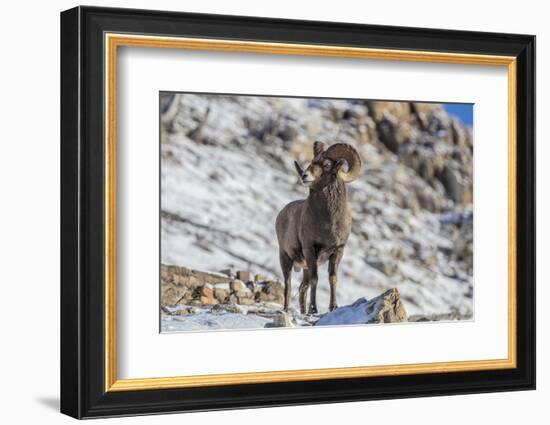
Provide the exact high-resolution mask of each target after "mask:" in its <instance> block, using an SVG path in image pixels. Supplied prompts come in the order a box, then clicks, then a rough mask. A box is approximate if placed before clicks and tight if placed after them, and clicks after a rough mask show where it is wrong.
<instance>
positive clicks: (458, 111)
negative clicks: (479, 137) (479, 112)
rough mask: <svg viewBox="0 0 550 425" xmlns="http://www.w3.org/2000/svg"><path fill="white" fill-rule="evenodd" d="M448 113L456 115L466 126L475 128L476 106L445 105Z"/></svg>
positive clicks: (464, 104) (468, 104)
mask: <svg viewBox="0 0 550 425" xmlns="http://www.w3.org/2000/svg"><path fill="white" fill-rule="evenodd" d="M444 106H445V110H446V111H447V113H449V114H451V115H454V116H455V117H457V118H458V119H459V120H461V121H462V122H463V123H464V124H466V125H469V126H470V127H472V126H473V123H474V105H473V104H471V103H445V104H444Z"/></svg>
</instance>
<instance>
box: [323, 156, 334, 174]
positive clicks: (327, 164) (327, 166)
mask: <svg viewBox="0 0 550 425" xmlns="http://www.w3.org/2000/svg"><path fill="white" fill-rule="evenodd" d="M331 168H332V161H331V160H330V159H325V160H324V161H323V170H325V171H328V170H330V169H331Z"/></svg>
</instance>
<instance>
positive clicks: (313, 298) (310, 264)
mask: <svg viewBox="0 0 550 425" xmlns="http://www.w3.org/2000/svg"><path fill="white" fill-rule="evenodd" d="M306 263H307V268H308V276H309V287H310V295H309V298H310V300H309V314H316V313H317V280H318V278H317V256H316V255H315V253H314V252H309V253H306Z"/></svg>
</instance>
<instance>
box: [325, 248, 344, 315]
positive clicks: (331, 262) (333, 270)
mask: <svg viewBox="0 0 550 425" xmlns="http://www.w3.org/2000/svg"><path fill="white" fill-rule="evenodd" d="M343 254H344V248H343V247H340V248H338V249H337V250H336V251H335V252H334V253H333V254H332V255H331V256H330V257H329V259H328V281H329V284H330V303H329V306H328V309H329V311H332V310H334V309H336V308H338V304H337V303H336V283H337V281H338V278H337V275H338V266H339V265H340V261H341V260H342V255H343Z"/></svg>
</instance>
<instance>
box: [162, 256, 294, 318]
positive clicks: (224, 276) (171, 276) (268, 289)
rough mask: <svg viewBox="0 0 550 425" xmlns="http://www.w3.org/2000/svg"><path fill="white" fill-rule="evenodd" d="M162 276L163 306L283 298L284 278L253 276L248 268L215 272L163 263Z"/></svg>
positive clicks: (205, 304) (279, 300)
mask: <svg viewBox="0 0 550 425" xmlns="http://www.w3.org/2000/svg"><path fill="white" fill-rule="evenodd" d="M160 276H161V285H160V304H161V307H175V306H178V305H179V306H182V305H186V306H212V305H216V304H237V305H252V304H255V303H275V304H277V305H282V304H283V301H284V287H283V284H282V283H281V282H279V281H276V280H271V281H267V280H266V278H265V276H263V275H261V274H257V275H255V276H252V274H251V273H250V272H248V271H240V270H239V271H237V272H235V273H234V274H233V271H232V270H230V269H226V270H223V272H222V273H212V272H205V271H198V270H191V269H188V268H186V267H179V266H171V265H164V264H162V265H161V268H160ZM241 279H245V281H243V280H241ZM179 311H185V310H179Z"/></svg>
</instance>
